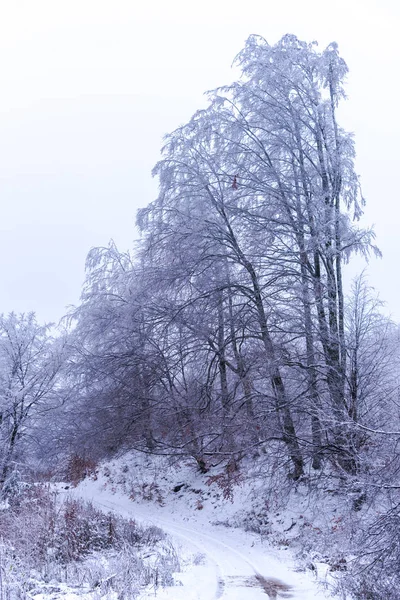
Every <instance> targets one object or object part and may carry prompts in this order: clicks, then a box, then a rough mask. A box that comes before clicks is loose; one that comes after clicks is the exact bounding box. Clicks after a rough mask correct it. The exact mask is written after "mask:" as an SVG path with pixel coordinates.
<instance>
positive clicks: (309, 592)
mask: <svg viewBox="0 0 400 600" xmlns="http://www.w3.org/2000/svg"><path fill="white" fill-rule="evenodd" d="M72 493H73V494H74V495H75V494H77V495H80V496H82V497H84V498H85V499H87V500H90V501H92V502H93V503H94V504H96V505H97V506H99V507H101V508H103V509H106V510H111V511H113V512H115V513H118V514H120V515H121V516H124V517H128V518H132V519H135V520H137V521H139V522H142V523H144V524H146V525H150V524H152V525H156V526H159V527H161V528H162V529H163V530H164V531H165V532H167V533H168V534H169V535H170V537H171V538H172V540H173V543H174V545H175V546H178V547H180V548H181V551H182V553H183V554H186V555H188V553H190V554H191V555H192V556H194V557H195V560H194V561H193V562H192V564H191V565H190V566H189V567H188V568H186V569H184V570H183V571H182V572H181V573H178V574H176V577H175V580H176V583H177V585H175V586H174V587H166V588H163V589H159V590H157V598H158V599H159V600H183V599H184V600H217V599H221V600H250V599H251V600H262V599H264V600H265V598H268V597H269V598H270V599H272V600H273V599H275V598H276V599H277V600H279V599H280V598H282V599H283V598H292V600H326V599H327V598H330V596H329V594H328V593H327V592H326V591H322V590H321V589H320V588H319V587H318V586H317V584H316V582H315V579H314V578H313V576H312V575H311V574H308V573H299V572H295V571H293V570H291V569H290V566H291V565H290V566H287V563H288V562H290V559H289V557H288V560H287V562H286V564H285V563H284V562H282V561H281V560H278V559H277V557H276V556H274V555H273V551H272V550H269V549H268V548H265V547H263V546H262V545H261V544H260V542H259V540H258V538H257V536H254V535H252V534H248V533H246V532H243V531H241V530H238V529H229V528H226V527H223V526H216V525H212V524H210V523H209V522H208V521H207V520H206V519H203V518H202V515H200V514H199V516H197V515H196V516H193V514H185V512H184V511H183V510H182V511H180V512H179V513H178V512H171V510H170V509H169V508H168V507H167V506H165V507H161V506H158V505H155V504H153V503H149V502H141V503H134V502H132V500H130V499H129V498H128V497H127V496H125V495H123V494H120V493H113V491H109V490H107V489H103V488H102V487H101V486H100V485H99V482H96V481H90V480H86V481H85V482H84V483H83V484H81V485H80V486H79V487H78V488H77V489H76V490H73V491H72ZM147 598H154V591H152V592H151V594H150V593H149V594H145V595H143V597H142V599H143V600H146V599H147Z"/></svg>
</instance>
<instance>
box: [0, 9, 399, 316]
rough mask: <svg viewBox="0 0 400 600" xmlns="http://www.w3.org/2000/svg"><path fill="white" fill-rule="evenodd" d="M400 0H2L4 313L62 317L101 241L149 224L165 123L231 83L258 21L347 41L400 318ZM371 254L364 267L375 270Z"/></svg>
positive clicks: (379, 284)
mask: <svg viewBox="0 0 400 600" xmlns="http://www.w3.org/2000/svg"><path fill="white" fill-rule="evenodd" d="M397 4H398V2H397V0H380V1H376V2H375V1H374V0H347V1H345V0H335V1H333V0H332V1H331V2H326V1H325V0H286V1H285V0H281V2H279V1H278V0H273V1H271V0H245V1H243V0H241V1H240V2H236V1H235V0H202V1H201V2H196V3H194V2H189V1H188V0H186V1H184V0H153V1H148V2H147V3H145V2H144V1H142V2H139V1H136V0H130V1H124V0H108V1H104V0H0V81H1V93H0V206H1V211H0V278H1V286H0V290H1V294H0V312H8V311H10V310H16V311H26V310H35V311H36V312H37V313H38V316H39V318H40V319H42V320H47V321H49V320H58V319H59V318H60V317H61V316H62V315H63V314H64V313H65V307H66V306H67V305H69V304H71V303H77V302H78V299H79V294H80V286H81V284H82V281H83V268H84V261H85V257H86V254H87V252H88V250H89V249H90V247H92V246H101V245H106V244H107V243H108V240H109V239H110V238H113V239H114V240H115V242H116V243H117V245H118V246H119V247H120V248H121V250H123V249H126V248H128V247H131V246H132V241H133V239H134V238H135V237H136V232H135V228H134V219H135V213H136V209H137V208H138V207H140V206H144V205H146V204H147V203H148V202H150V201H151V200H152V199H153V198H154V197H155V194H156V189H157V188H156V182H155V181H154V180H152V178H151V173H150V171H151V168H152V167H153V165H154V163H155V162H156V161H157V160H158V158H159V149H160V147H161V139H162V136H163V135H164V134H165V133H167V132H169V131H171V130H173V129H174V128H175V127H177V126H178V125H180V124H181V123H183V122H185V121H187V120H188V119H189V118H190V116H191V115H192V114H193V112H195V110H197V109H198V108H200V107H201V106H204V105H205V100H204V98H203V92H204V91H205V90H208V89H212V88H214V87H217V86H219V85H223V84H225V83H229V82H230V81H231V80H232V79H233V78H234V76H235V74H234V73H233V72H232V70H231V68H230V65H231V63H232V60H233V58H234V56H235V55H236V54H237V53H238V52H239V50H240V49H241V48H242V46H243V44H244V41H245V40H246V38H247V37H248V36H249V35H250V34H251V33H258V34H260V35H262V36H264V37H265V38H266V39H267V40H268V41H269V42H270V43H275V42H276V41H278V39H279V38H280V37H281V36H282V35H284V34H285V33H294V34H296V35H297V36H298V37H299V38H301V39H304V40H306V41H312V40H317V41H318V42H319V43H320V45H321V47H324V46H326V45H327V44H328V43H329V42H331V41H337V42H338V43H339V48H340V52H341V54H342V56H343V57H344V59H345V60H346V61H347V63H348V65H349V67H350V75H349V80H348V81H349V84H348V94H349V100H348V101H347V103H346V106H345V108H344V109H343V110H342V112H341V124H342V125H344V126H345V127H346V128H347V129H349V130H351V131H354V132H355V134H356V147H357V154H358V160H357V170H358V172H359V173H360V174H361V177H362V185H363V192H364V195H365V196H366V198H367V202H368V206H367V209H366V214H365V218H364V219H363V223H365V224H375V229H376V232H377V236H378V238H377V241H378V245H379V246H380V248H381V250H382V251H383V253H384V258H383V260H381V261H376V260H373V261H372V262H371V264H370V267H369V275H370V282H371V284H372V285H374V286H375V288H376V289H377V290H378V291H379V293H380V296H381V298H382V299H383V300H385V301H387V310H388V311H389V312H390V313H391V314H392V315H393V316H394V318H396V320H399V321H400V302H399V301H398V290H399V287H400V285H399V274H398V271H397V268H398V263H399V259H400V236H399V234H398V229H399V217H400V207H399V192H398V189H399V186H398V175H399V171H400V160H399V158H400V157H399V153H400V152H399V140H400V118H399V105H398V102H399V91H400V90H399V83H398V82H399V62H400V60H399V59H400V49H399V42H398V39H399V37H398V31H399V26H400V18H399V17H400V9H399V8H398V7H397ZM362 266H363V265H362V264H361V263H360V262H358V263H357V264H356V265H352V266H351V268H350V272H349V277H350V273H351V276H353V275H355V273H356V272H357V270H360V269H361V268H362Z"/></svg>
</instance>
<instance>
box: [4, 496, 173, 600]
mask: <svg viewBox="0 0 400 600" xmlns="http://www.w3.org/2000/svg"><path fill="white" fill-rule="evenodd" d="M0 531H1V535H2V541H1V546H0V600H25V599H26V598H37V600H39V598H40V599H42V598H45V597H47V596H46V594H50V593H51V594H52V596H51V597H52V598H61V597H64V595H65V593H67V594H69V595H68V597H71V589H72V590H73V591H74V593H75V594H78V595H79V596H80V597H81V596H82V595H86V596H87V597H88V598H91V599H93V600H95V599H97V598H110V599H111V598H114V597H115V598H116V597H118V598H120V599H123V598H129V599H131V598H132V599H133V598H135V597H137V595H138V594H139V593H140V591H141V590H143V589H144V588H145V587H147V586H153V587H154V589H157V587H159V586H165V585H173V572H176V571H178V570H179V560H178V557H177V554H176V552H175V550H174V548H173V547H172V545H171V543H170V542H169V540H168V538H167V536H166V535H165V534H164V532H163V531H162V530H161V529H159V528H158V527H154V526H151V527H141V526H139V525H138V524H137V523H136V522H135V521H133V520H126V519H122V518H121V517H119V516H116V515H114V514H112V513H109V514H105V513H103V512H101V511H100V510H98V509H96V508H94V507H93V505H92V504H90V503H87V502H83V501H80V500H77V499H71V498H69V499H68V498H67V499H66V500H65V501H63V502H59V501H58V500H57V495H56V494H55V493H52V492H50V491H49V489H48V488H47V487H45V486H42V485H37V486H32V487H30V488H28V489H26V490H24V491H23V492H22V493H21V494H20V495H18V496H16V497H15V498H13V499H12V500H11V501H10V504H9V507H8V508H6V509H4V510H2V511H0ZM54 594H56V595H55V596H54Z"/></svg>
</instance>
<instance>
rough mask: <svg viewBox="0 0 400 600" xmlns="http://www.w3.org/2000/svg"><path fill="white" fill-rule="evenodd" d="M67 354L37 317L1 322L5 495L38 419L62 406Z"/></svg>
mask: <svg viewBox="0 0 400 600" xmlns="http://www.w3.org/2000/svg"><path fill="white" fill-rule="evenodd" d="M62 350H63V340H62V339H61V338H59V339H57V340H55V339H54V338H53V337H52V336H51V334H50V327H49V326H41V325H39V324H38V323H37V321H36V317H35V315H34V314H33V313H29V314H22V315H18V316H17V315H16V314H14V313H11V314H9V315H8V316H4V315H1V316H0V493H1V494H4V493H6V492H7V484H8V478H9V476H10V475H11V473H12V472H13V470H14V467H15V460H16V458H17V456H18V452H19V450H20V448H21V446H22V444H23V442H24V441H25V438H27V436H28V435H29V433H32V427H33V424H34V422H35V419H37V418H38V416H39V415H40V413H41V411H45V410H48V409H49V407H50V406H51V405H52V404H54V402H55V401H56V400H57V381H58V380H57V377H58V375H59V373H60V369H61V366H62ZM29 426H30V427H31V429H30V428H29Z"/></svg>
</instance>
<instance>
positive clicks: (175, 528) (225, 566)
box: [93, 498, 266, 600]
mask: <svg viewBox="0 0 400 600" xmlns="http://www.w3.org/2000/svg"><path fill="white" fill-rule="evenodd" d="M93 502H94V503H95V504H97V505H98V506H101V507H103V508H106V509H108V510H113V511H114V512H118V513H120V514H122V513H124V514H126V515H128V516H129V517H132V518H135V519H138V520H139V521H142V522H146V523H151V524H153V525H156V526H159V527H161V528H162V529H163V530H164V531H165V532H166V533H168V534H169V535H171V536H172V537H175V538H178V539H181V540H184V541H185V542H186V544H187V545H188V546H189V547H190V546H191V547H192V548H195V549H197V550H199V551H200V552H201V553H202V554H204V555H205V556H206V557H207V558H208V559H209V560H210V561H211V562H212V563H213V565H214V568H215V577H216V583H215V590H214V593H213V596H212V597H210V598H209V600H219V599H222V600H246V599H247V598H248V599H249V600H250V599H251V600H257V599H260V600H261V599H263V600H265V595H266V592H265V591H264V589H263V587H262V586H261V585H260V584H259V580H258V577H259V573H258V569H257V567H256V566H255V565H254V564H253V563H252V562H251V561H250V560H249V559H247V558H246V557H245V556H243V554H241V553H240V552H239V551H238V550H236V549H235V548H232V547H231V546H229V545H228V544H226V543H225V542H222V541H221V540H218V539H217V538H216V537H214V536H212V535H210V534H208V533H204V532H200V531H198V530H196V529H193V528H191V527H187V526H184V525H182V524H177V523H176V522H175V521H172V522H171V521H169V520H166V519H164V518H162V517H159V516H158V515H156V516H155V515H154V514H153V515H151V516H149V515H148V514H146V511H145V510H144V511H143V507H142V506H140V505H136V506H132V508H129V509H127V508H126V507H125V506H123V505H122V504H120V503H118V502H115V501H111V500H108V499H107V500H105V499H103V498H102V499H101V500H99V499H98V498H94V499H93ZM194 540H195V541H194ZM249 580H252V585H251V586H250V585H249V584H248V581H249ZM201 598H202V600H208V598H207V597H205V596H204V595H202V596H201Z"/></svg>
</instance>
